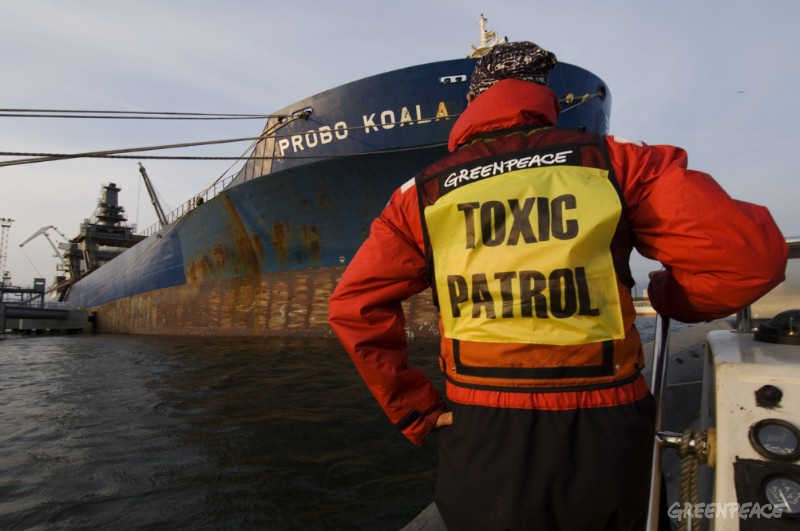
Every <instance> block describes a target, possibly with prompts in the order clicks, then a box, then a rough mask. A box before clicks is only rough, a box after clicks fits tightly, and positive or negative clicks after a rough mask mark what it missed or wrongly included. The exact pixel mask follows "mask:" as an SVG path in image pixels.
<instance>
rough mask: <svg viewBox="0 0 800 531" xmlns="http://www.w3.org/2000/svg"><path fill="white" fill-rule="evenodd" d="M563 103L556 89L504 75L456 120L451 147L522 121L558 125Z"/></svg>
mask: <svg viewBox="0 0 800 531" xmlns="http://www.w3.org/2000/svg"><path fill="white" fill-rule="evenodd" d="M559 111H560V106H559V104H558V98H557V97H556V95H555V93H554V92H553V91H552V90H550V89H549V88H547V87H545V86H543V85H537V84H535V83H530V82H528V81H521V80H519V79H504V80H503V81H500V82H498V83H495V84H494V85H492V86H491V87H490V88H488V89H486V90H485V91H484V92H482V93H481V94H480V95H479V96H478V97H477V98H475V99H474V100H473V101H472V103H470V104H469V105H468V106H467V108H466V110H465V111H464V112H463V113H462V114H461V116H460V117H459V118H458V120H456V123H455V124H454V125H453V129H452V130H451V131H450V139H449V141H448V143H447V148H448V149H449V150H450V151H455V149H456V148H457V147H458V146H460V145H461V144H465V143H466V142H468V141H469V140H470V139H471V138H472V137H474V136H475V135H479V134H482V133H488V132H490V131H498V130H501V129H508V128H510V127H517V126H521V125H555V124H556V121H557V120H558V113H559Z"/></svg>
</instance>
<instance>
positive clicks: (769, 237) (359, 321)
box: [329, 80, 788, 444]
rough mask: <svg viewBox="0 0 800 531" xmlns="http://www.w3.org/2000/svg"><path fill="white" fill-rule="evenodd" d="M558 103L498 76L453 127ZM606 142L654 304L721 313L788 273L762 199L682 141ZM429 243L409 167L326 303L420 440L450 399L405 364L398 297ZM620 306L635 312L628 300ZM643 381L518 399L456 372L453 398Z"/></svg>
mask: <svg viewBox="0 0 800 531" xmlns="http://www.w3.org/2000/svg"><path fill="white" fill-rule="evenodd" d="M557 114H558V102H557V100H556V98H555V96H554V94H553V93H552V91H550V90H549V89H547V88H545V87H541V86H539V85H534V84H532V83H527V82H524V81H517V80H506V81H502V82H500V83H497V84H496V85H494V86H493V87H492V88H490V89H488V90H487V91H485V92H484V93H482V94H481V95H480V96H479V97H478V98H477V99H475V100H474V101H473V102H472V103H471V104H470V105H469V107H467V109H466V111H465V112H464V114H462V116H461V117H460V118H459V119H458V121H457V122H456V123H455V125H454V127H453V130H452V131H451V135H450V143H449V145H450V149H451V151H452V150H455V149H459V148H460V146H463V145H464V144H466V143H468V142H469V141H470V140H471V139H473V138H474V137H475V135H478V134H486V133H489V132H492V131H501V130H503V129H507V128H511V127H519V126H537V125H553V124H554V123H555V120H556V117H557ZM606 147H607V149H608V152H609V155H610V159H611V164H612V167H613V170H614V173H615V174H616V177H617V180H618V182H619V185H620V188H621V192H622V195H623V198H624V201H625V203H626V215H627V218H628V222H629V225H630V227H631V230H632V231H633V234H634V237H635V242H634V245H635V247H636V249H637V250H638V251H639V252H640V253H641V254H642V255H643V256H645V257H647V258H650V259H653V260H657V261H660V262H661V263H662V264H663V265H664V268H665V269H664V271H662V272H660V273H658V274H657V275H655V276H654V278H653V279H652V280H651V283H650V286H649V294H650V298H651V300H652V302H653V306H654V308H655V309H656V310H657V311H659V312H661V313H662V314H664V315H666V316H669V317H671V318H674V319H677V320H681V321H685V322H695V321H701V320H709V319H714V318H718V317H723V316H727V315H730V314H731V313H733V312H735V311H736V310H737V309H739V308H741V307H744V306H746V305H747V304H750V303H751V302H753V301H754V300H755V299H757V298H758V297H760V296H761V295H763V294H764V293H766V292H767V291H769V290H770V289H772V288H773V287H774V286H775V285H777V284H778V283H780V282H781V281H782V280H783V278H784V277H783V272H784V268H785V263H786V258H787V253H788V249H787V246H786V243H785V241H784V238H783V236H782V235H781V233H780V231H779V230H778V228H777V227H776V225H775V223H774V222H773V220H772V218H771V216H770V214H769V212H768V211H767V209H766V208H764V207H761V206H757V205H753V204H749V203H744V202H740V201H736V200H734V199H731V198H730V197H729V196H728V195H727V194H726V193H725V192H724V191H723V190H722V189H721V188H720V187H719V185H718V184H717V183H716V182H715V181H714V180H713V179H712V178H711V177H710V176H708V175H706V174H704V173H700V172H697V171H693V170H688V169H687V167H686V163H687V156H686V153H685V152H684V151H683V150H681V149H679V148H676V147H672V146H648V145H645V144H640V143H631V142H626V141H624V140H620V139H616V138H614V137H610V136H609V137H606ZM461 149H469V147H468V146H467V147H464V148H461ZM423 249H424V241H423V233H422V226H421V221H420V212H419V206H418V199H417V193H416V190H415V185H414V180H413V179H412V180H410V181H409V182H408V183H406V184H405V185H403V186H402V187H400V188H399V189H398V190H396V191H395V193H394V194H393V195H392V197H391V200H390V202H389V204H388V205H387V206H386V208H385V209H384V210H383V212H382V214H381V216H380V217H379V218H378V219H376V220H375V221H374V223H373V225H372V228H371V232H370V236H369V238H368V239H367V240H366V241H365V242H364V244H363V246H362V247H361V248H360V249H359V251H358V253H357V254H356V255H355V256H354V257H353V260H352V262H351V263H350V264H349V266H348V268H347V270H346V271H345V273H344V274H343V276H342V279H341V281H340V283H339V285H338V286H337V288H336V290H335V291H334V293H333V295H332V297H331V301H330V315H329V317H330V323H331V326H332V327H333V329H334V331H335V333H336V334H337V336H338V337H339V339H340V340H341V342H342V344H343V345H344V347H345V348H346V350H347V351H348V353H349V354H350V356H351V358H352V359H353V362H354V363H355V365H356V367H357V368H358V370H359V372H360V373H361V375H362V377H363V379H364V381H365V382H366V384H367V386H368V387H369V389H370V390H371V391H372V393H373V395H374V396H375V398H376V399H377V401H378V402H379V404H380V405H381V406H382V407H383V409H384V411H385V412H386V414H387V416H388V417H389V419H390V421H391V422H392V423H394V424H395V425H397V426H398V427H399V428H400V429H401V431H402V432H403V434H404V435H405V436H406V437H408V438H409V440H411V441H412V442H414V443H415V444H421V443H422V440H423V439H424V437H425V436H426V435H427V434H428V432H429V431H430V430H431V428H432V427H433V425H434V423H435V421H436V418H437V417H438V415H439V414H440V413H441V412H443V411H444V409H445V406H444V401H443V399H442V397H441V396H440V395H439V393H438V392H437V391H436V389H435V388H434V387H433V385H432V384H431V382H430V380H429V379H428V378H427V376H426V375H425V374H424V372H422V371H421V370H419V369H417V368H414V367H412V366H410V365H409V364H408V356H407V342H406V332H405V329H404V318H403V311H402V307H401V302H402V301H403V300H405V299H407V298H408V297H410V296H412V295H414V294H416V293H419V292H421V291H423V290H425V289H426V288H427V287H428V279H427V276H426V270H425V256H424V252H423ZM741 257H747V259H746V260H741ZM628 300H629V299H628ZM624 311H625V313H626V314H627V315H629V316H630V315H633V313H632V308H630V309H628V310H624ZM626 321H628V319H626ZM626 324H627V323H626ZM443 346H444V347H445V348H447V345H446V344H445V345H443ZM451 393H453V395H457V396H452V395H451ZM644 393H646V388H645V386H644V385H643V382H642V381H641V378H640V379H638V380H635V381H634V382H632V383H631V384H628V385H627V386H621V387H619V388H612V389H610V390H609V389H602V390H596V391H572V390H570V391H566V392H563V393H562V392H555V393H553V392H550V393H530V394H527V398H526V399H525V400H523V402H525V403H524V404H520V400H519V399H518V398H517V399H516V400H515V401H513V403H508V402H507V398H508V396H507V395H511V393H505V394H504V393H503V392H495V391H492V392H490V393H489V394H486V393H483V394H482V393H481V392H480V391H475V390H471V389H470V390H466V391H465V390H464V388H457V387H456V386H453V385H452V383H451V382H448V395H451V396H450V398H452V399H456V400H458V401H461V402H466V403H475V404H482V405H489V404H490V403H491V404H492V405H499V406H502V405H504V404H506V405H507V406H510V407H535V408H553V407H555V408H564V407H597V406H603V405H611V404H615V403H623V402H626V401H631V400H634V399H637V398H640V397H641V396H643V394H644ZM516 394H517V395H518V394H519V393H516ZM543 395H546V396H543Z"/></svg>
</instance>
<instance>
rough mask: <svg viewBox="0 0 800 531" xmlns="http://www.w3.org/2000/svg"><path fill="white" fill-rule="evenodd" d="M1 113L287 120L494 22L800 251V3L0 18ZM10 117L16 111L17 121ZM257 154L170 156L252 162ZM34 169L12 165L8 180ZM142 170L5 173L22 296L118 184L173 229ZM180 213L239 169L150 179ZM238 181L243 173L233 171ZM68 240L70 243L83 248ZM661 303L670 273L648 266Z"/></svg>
mask: <svg viewBox="0 0 800 531" xmlns="http://www.w3.org/2000/svg"><path fill="white" fill-rule="evenodd" d="M0 12H2V17H0V65H2V67H1V68H2V70H0V72H2V74H1V75H0V108H2V109H69V110H103V111H137V112H142V111H144V112H198V113H247V114H269V113H270V112H272V111H276V110H278V109H281V108H283V107H285V106H287V105H289V104H291V103H293V102H295V101H297V100H300V99H302V98H305V97H307V96H310V95H313V94H316V93H318V92H321V91H323V90H326V89H328V88H332V87H334V86H338V85H341V84H343V83H346V82H349V81H353V80H356V79H361V78H364V77H368V76H371V75H374V74H379V73H381V72H385V71H389V70H394V69H398V68H403V67H406V66H412V65H415V64H421V63H428V62H434V61H440V60H446V59H454V58H460V57H465V56H466V55H467V54H468V53H469V51H470V45H471V44H478V31H479V28H478V19H479V17H480V15H481V14H483V15H485V16H486V18H487V19H488V26H489V28H490V29H492V30H494V31H496V32H497V33H498V34H500V35H501V36H507V37H508V38H509V39H510V40H529V41H533V42H536V43H537V44H539V45H541V46H543V47H545V48H547V49H549V50H551V51H553V52H554V53H555V54H556V55H557V56H558V59H559V60H560V61H562V62H567V63H571V64H574V65H578V66H581V67H583V68H586V69H588V70H590V71H592V72H593V73H594V74H596V75H598V76H599V77H600V78H602V79H603V81H604V82H605V83H606V85H607V86H608V88H609V91H610V93H611V96H612V109H611V120H610V133H612V134H615V135H619V136H622V137H625V138H628V139H632V140H641V141H644V142H646V143H649V144H671V145H676V146H679V147H682V148H684V149H686V150H687V151H688V153H689V165H690V167H691V168H692V169H696V170H701V171H704V172H707V173H709V174H711V175H712V176H713V177H714V178H715V179H716V180H717V181H718V182H719V183H720V184H721V185H722V186H723V188H725V189H726V190H727V191H728V193H729V194H730V195H731V196H733V197H735V198H737V199H741V200H743V201H749V202H753V203H758V204H761V205H764V206H766V207H768V208H769V209H770V211H771V213H772V215H773V217H774V218H775V220H776V222H777V223H778V226H779V227H780V228H781V230H782V231H783V233H784V235H785V236H787V237H793V236H800V221H799V218H798V216H797V215H796V211H797V206H796V204H797V201H798V195H799V194H798V192H800V185H799V184H798V182H797V181H798V176H797V170H796V169H795V168H796V166H797V163H796V162H795V160H796V159H797V155H796V152H797V151H798V150H800V105H798V104H797V102H796V95H795V93H794V92H795V89H796V88H797V87H800V61H799V60H798V58H797V50H800V32H798V31H797V28H796V25H797V22H798V20H800V2H797V1H796V0H761V1H759V2H755V1H753V0H750V1H743V0H724V1H723V0H705V1H702V2H701V1H697V0H671V1H669V2H666V1H662V2H656V1H652V0H609V1H606V2H597V1H584V0H572V1H571V2H534V1H532V0H514V1H505V0H494V1H492V2H478V1H475V0H427V1H422V0H405V1H403V2H387V1H380V0H371V1H355V0H337V1H336V2H331V1H322V0H319V1H312V0H293V1H292V2H274V1H268V0H261V1H256V0H225V1H222V0H219V1H210V0H138V1H137V2H123V1H112V0H102V1H97V0H25V1H22V0H0ZM0 114H2V111H0ZM262 127H263V121H262V120H237V121H151V120H88V119H82V120H76V119H70V120H67V119H45V118H20V117H3V116H0V152H2V153H53V152H54V153H77V152H88V151H99V150H108V149H119V148H131V147H140V146H153V145H160V144H176V143H183V142H198V141H208V140H218V139H226V138H238V137H250V136H255V135H258V134H259V133H260V132H261V128H262ZM246 147H247V144H246V143H245V144H222V145H216V146H211V147H205V148H192V149H182V150H180V151H167V152H159V153H162V154H169V155H193V156H194V155H197V156H239V155H241V154H242V151H243V150H244V149H245V148H246ZM17 158H24V157H21V156H0V161H8V160H12V159H17ZM138 162H139V161H138V160H136V159H74V160H61V161H53V162H45V163H37V164H26V165H14V166H5V167H0V218H5V219H12V220H13V223H12V224H11V226H10V228H9V229H8V232H7V237H8V245H7V250H6V269H7V270H8V271H9V272H10V273H11V282H12V284H14V285H20V286H29V285H32V281H33V278H34V277H40V276H41V277H44V278H46V280H47V282H48V284H49V283H50V281H51V280H52V278H53V276H54V275H55V270H56V263H57V262H58V259H57V258H56V257H55V256H54V252H53V249H52V248H51V246H50V244H49V243H48V241H47V239H46V238H44V237H42V236H40V237H36V238H34V239H33V240H31V241H29V242H28V243H26V244H25V245H24V247H20V244H21V243H23V242H24V241H25V240H27V239H28V238H29V237H30V236H32V235H33V234H35V233H36V232H37V231H38V230H39V229H40V228H42V227H47V226H55V227H56V228H57V229H58V232H60V233H62V234H64V235H65V236H66V237H67V238H72V237H74V236H75V235H76V234H77V232H78V230H79V225H80V223H81V222H82V221H83V220H84V219H86V218H90V217H91V215H92V213H93V212H94V209H95V206H96V204H97V199H98V197H99V196H100V191H101V186H102V185H103V184H105V183H108V182H113V183H116V184H117V185H118V186H119V187H120V188H121V189H122V190H121V192H120V194H119V200H120V204H121V205H122V206H124V207H125V211H126V215H127V217H128V221H129V222H130V223H133V224H136V225H137V226H138V227H139V228H142V229H143V228H145V227H148V226H150V225H152V224H153V223H154V222H155V221H156V219H157V218H156V214H155V211H154V209H153V208H152V206H151V204H150V201H149V198H148V196H147V194H146V190H145V188H144V186H143V184H142V182H141V180H142V179H141V176H140V173H139V166H138ZM141 162H142V163H143V164H144V166H145V168H146V169H147V173H148V175H149V176H150V178H151V179H152V181H153V182H154V185H155V187H156V189H157V190H158V193H159V196H160V197H161V200H162V202H163V204H164V205H165V209H167V210H170V209H174V208H177V207H178V206H179V205H180V204H182V203H183V202H185V201H187V200H189V199H190V198H191V197H193V196H194V195H195V194H196V193H197V192H199V191H201V190H203V189H205V188H206V187H207V186H208V185H210V184H211V183H212V182H214V181H215V180H216V179H217V178H219V177H220V176H221V175H223V174H225V173H226V172H228V171H229V170H231V164H232V162H231V161H169V160H142V161H141ZM236 168H238V166H235V167H234V168H233V169H236ZM58 232H55V231H53V230H50V231H49V232H48V235H49V236H50V239H51V241H53V242H54V243H56V244H57V243H58V242H61V241H64V239H63V238H62V237H61V236H60V235H59V233H58ZM633 267H634V276H635V278H636V280H637V283H638V284H639V286H642V285H643V284H646V281H645V279H646V277H647V271H649V270H652V269H657V268H658V264H655V263H653V262H649V261H646V260H644V259H641V258H635V259H634V263H633Z"/></svg>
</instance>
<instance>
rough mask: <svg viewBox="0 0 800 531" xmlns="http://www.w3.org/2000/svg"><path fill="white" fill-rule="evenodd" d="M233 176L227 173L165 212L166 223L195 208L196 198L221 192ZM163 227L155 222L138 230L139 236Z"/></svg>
mask: <svg viewBox="0 0 800 531" xmlns="http://www.w3.org/2000/svg"><path fill="white" fill-rule="evenodd" d="M235 178H236V175H229V176H228V177H226V178H225V179H223V180H221V181H218V182H216V183H214V186H212V187H210V188H207V189H206V190H204V191H203V192H201V193H200V194H198V195H196V196H195V197H193V198H192V199H189V200H188V201H185V202H184V203H183V204H182V205H181V206H179V207H178V208H176V209H175V210H173V211H172V212H170V213H169V214H167V216H166V218H167V225H169V224H170V223H172V222H174V221H177V220H178V219H180V218H182V217H183V216H185V215H186V214H187V213H188V212H189V211H190V210H194V209H195V208H197V206H198V205H199V203H198V201H197V200H198V199H202V200H203V202H205V201H208V200H210V199H212V198H214V197H216V196H217V195H219V193H220V192H222V190H224V189H225V187H226V186H228V184H230V182H231V181H233V179H235ZM163 228H164V225H162V224H161V223H160V222H155V223H153V224H152V225H150V226H149V227H147V228H146V229H144V230H143V231H140V232H139V235H140V236H152V235H153V234H155V233H157V232H158V231H160V230H161V229H163Z"/></svg>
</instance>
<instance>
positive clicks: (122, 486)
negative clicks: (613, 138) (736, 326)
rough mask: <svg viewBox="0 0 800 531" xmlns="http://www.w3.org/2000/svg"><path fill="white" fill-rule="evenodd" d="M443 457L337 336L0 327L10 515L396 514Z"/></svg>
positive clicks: (309, 522) (172, 518)
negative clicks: (391, 412) (416, 434)
mask: <svg viewBox="0 0 800 531" xmlns="http://www.w3.org/2000/svg"><path fill="white" fill-rule="evenodd" d="M640 321H641V325H640V329H641V330H642V332H643V336H644V337H645V340H647V339H648V338H649V337H650V336H651V335H652V322H653V321H654V320H653V319H640ZM637 324H638V323H637ZM411 357H412V363H414V364H415V365H418V366H420V367H421V368H423V369H425V370H426V371H427V372H428V374H429V375H431V376H432V377H434V378H435V379H436V380H435V382H436V384H437V385H438V386H440V388H441V386H442V382H441V378H440V377H439V374H438V369H437V361H436V359H437V354H436V347H435V345H434V344H431V343H421V342H416V343H413V344H412V353H411ZM435 469H436V444H435V438H432V439H431V440H429V441H428V442H426V444H425V446H424V447H423V448H417V447H416V446H414V445H412V444H410V443H408V442H407V441H406V440H405V438H403V437H402V436H401V435H400V434H399V433H398V432H396V430H395V429H394V428H393V427H392V426H391V425H390V424H389V423H388V421H387V420H386V419H385V417H384V415H383V412H382V411H381V410H380V409H379V408H378V406H377V405H376V404H375V402H374V400H373V398H372V396H371V395H370V394H369V391H368V390H367V389H366V387H365V386H364V384H363V383H362V381H361V379H360V377H359V376H358V374H357V373H356V371H355V369H354V368H353V366H352V364H351V362H350V360H349V358H348V357H347V355H346V354H345V352H344V350H343V349H342V347H341V346H340V345H339V343H338V342H336V341H334V340H307V339H303V340H300V339H256V340H254V339H218V338H215V339H205V338H204V339H201V338H169V337H166V338H165V337H152V336H90V335H83V336H38V337H9V338H7V339H4V340H0V529H58V528H68V529H276V530H281V529H331V530H333V529H365V530H381V529H397V528H400V527H402V526H403V525H405V524H406V523H408V522H409V521H410V520H411V519H413V517H414V516H415V515H416V514H417V513H419V512H420V511H421V510H422V509H424V508H425V507H426V506H427V505H428V504H429V503H430V501H431V500H432V498H433V488H434V484H435V476H436V474H435Z"/></svg>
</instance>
